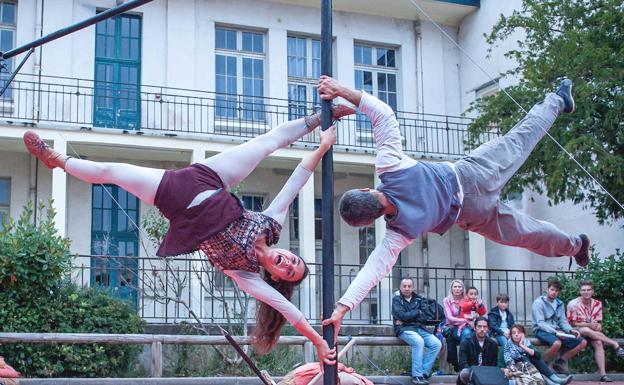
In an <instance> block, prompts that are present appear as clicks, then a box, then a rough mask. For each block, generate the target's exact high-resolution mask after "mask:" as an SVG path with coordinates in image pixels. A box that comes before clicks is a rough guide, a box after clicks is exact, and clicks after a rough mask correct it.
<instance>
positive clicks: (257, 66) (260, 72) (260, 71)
mask: <svg viewBox="0 0 624 385" xmlns="http://www.w3.org/2000/svg"><path fill="white" fill-rule="evenodd" d="M253 68H254V69H253V74H254V77H255V78H258V79H264V62H263V61H262V60H258V59H256V60H254V65H253Z"/></svg>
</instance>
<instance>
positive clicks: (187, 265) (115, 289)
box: [72, 256, 569, 325]
mask: <svg viewBox="0 0 624 385" xmlns="http://www.w3.org/2000/svg"><path fill="white" fill-rule="evenodd" d="M77 261H82V262H81V263H80V264H78V263H76V264H75V265H74V266H73V269H72V278H73V280H74V282H76V283H78V284H79V285H83V286H97V287H102V289H104V290H109V291H110V292H111V293H112V294H113V295H116V296H118V297H121V298H124V299H126V300H128V301H130V302H131V303H132V304H133V305H134V306H136V308H137V311H138V313H139V314H140V315H141V317H143V318H144V319H145V320H146V321H147V322H149V323H162V324H166V323H177V322H181V321H193V319H194V316H193V313H194V314H195V316H197V317H198V319H200V320H201V321H202V322H207V323H212V322H227V320H228V318H229V319H230V321H234V320H240V318H241V316H243V314H244V317H246V318H247V319H248V320H249V321H253V319H254V314H255V302H254V300H253V299H250V301H249V306H248V307H247V311H246V312H244V310H245V308H244V304H245V301H246V300H247V298H245V297H244V295H243V293H242V292H241V291H239V290H238V289H237V288H236V286H235V285H234V283H232V281H231V280H230V279H229V278H226V277H225V276H224V275H223V274H222V273H221V272H219V271H218V270H217V269H214V268H213V267H212V266H211V265H210V264H209V263H208V262H207V261H206V259H205V258H200V257H193V258H179V257H178V258H173V259H162V258H136V257H103V256H99V257H98V256H95V257H91V256H86V257H81V258H79V259H78V260H77ZM309 267H310V275H309V277H308V278H307V279H306V280H305V281H304V282H303V283H302V284H301V286H300V287H299V289H298V290H297V292H296V293H295V295H294V298H293V299H292V300H293V302H294V303H295V304H296V305H297V306H298V307H299V308H300V309H301V311H302V312H303V313H304V314H305V315H306V317H308V319H311V320H312V322H316V321H317V320H318V319H319V317H320V309H321V308H320V305H321V304H320V298H321V295H320V291H321V287H322V286H321V275H320V272H321V266H320V265H319V264H310V265H309ZM360 268H361V266H360V265H347V264H337V265H336V266H335V271H336V275H335V278H334V280H335V281H334V287H335V295H336V298H340V296H341V295H342V294H343V293H344V292H345V291H346V289H347V287H348V286H349V284H350V283H351V282H352V281H353V279H354V278H355V276H356V274H357V273H358V271H359V270H360ZM557 273H561V272H558V271H524V270H496V269H464V268H455V269H453V268H434V267H430V268H427V267H416V266H400V265H397V266H395V267H394V268H393V271H392V273H391V274H390V276H389V277H387V278H385V279H384V280H382V281H381V283H380V284H379V285H378V286H377V287H376V288H374V289H373V290H372V291H371V292H370V294H369V295H368V296H367V297H366V298H365V299H364V301H363V302H362V303H361V304H360V306H358V307H357V308H355V309H354V310H353V311H351V312H350V313H348V315H347V317H346V319H345V321H344V322H345V324H366V325H371V324H390V322H391V302H392V296H393V295H394V294H395V293H396V290H397V289H398V287H399V282H400V278H401V277H412V278H413V279H414V282H415V288H416V291H417V292H418V293H419V294H421V295H423V296H425V297H428V298H435V299H436V300H438V301H439V303H440V304H442V299H443V298H444V297H445V296H446V295H448V290H449V284H450V282H451V281H452V280H453V279H461V280H462V281H463V282H464V283H465V284H466V286H475V287H477V288H478V289H479V292H480V295H481V296H482V298H483V300H484V302H485V303H486V305H487V306H488V307H493V306H495V305H496V296H497V295H498V294H499V293H507V294H508V295H509V297H510V299H511V300H510V310H511V311H512V312H513V313H514V315H515V316H516V319H517V320H519V321H520V322H525V323H529V322H530V319H531V304H532V302H533V300H535V299H536V298H537V297H538V296H539V295H541V293H542V292H543V290H544V283H545V281H546V279H547V278H548V277H549V276H552V275H555V274H557ZM565 274H569V273H567V272H566V273H565ZM237 322H238V321H237Z"/></svg>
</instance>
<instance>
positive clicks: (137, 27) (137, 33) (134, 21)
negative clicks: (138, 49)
mask: <svg viewBox="0 0 624 385" xmlns="http://www.w3.org/2000/svg"><path fill="white" fill-rule="evenodd" d="M130 20H131V21H130V37H132V38H135V39H138V38H140V37H141V20H140V19H138V18H136V17H133V18H131V19H130Z"/></svg>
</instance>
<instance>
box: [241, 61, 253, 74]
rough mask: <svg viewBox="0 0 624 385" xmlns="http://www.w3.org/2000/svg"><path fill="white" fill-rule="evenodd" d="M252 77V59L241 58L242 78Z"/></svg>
mask: <svg viewBox="0 0 624 385" xmlns="http://www.w3.org/2000/svg"><path fill="white" fill-rule="evenodd" d="M252 76H253V66H252V59H249V58H243V77H244V78H250V77H252Z"/></svg>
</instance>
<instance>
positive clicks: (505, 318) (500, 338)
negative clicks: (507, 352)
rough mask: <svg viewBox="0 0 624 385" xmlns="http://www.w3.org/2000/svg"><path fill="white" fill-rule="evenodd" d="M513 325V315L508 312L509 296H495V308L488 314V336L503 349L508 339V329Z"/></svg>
mask: <svg viewBox="0 0 624 385" xmlns="http://www.w3.org/2000/svg"><path fill="white" fill-rule="evenodd" d="M514 323H515V320H514V315H513V314H512V313H511V312H510V311H509V296H508V295H507V294H499V295H497V296H496V306H495V307H493V308H491V309H490V312H489V313H488V326H489V327H490V336H491V337H492V338H495V339H496V342H498V345H499V346H501V347H503V346H505V344H506V343H507V339H509V328H510V327H511V326H512V325H513V324H514Z"/></svg>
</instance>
